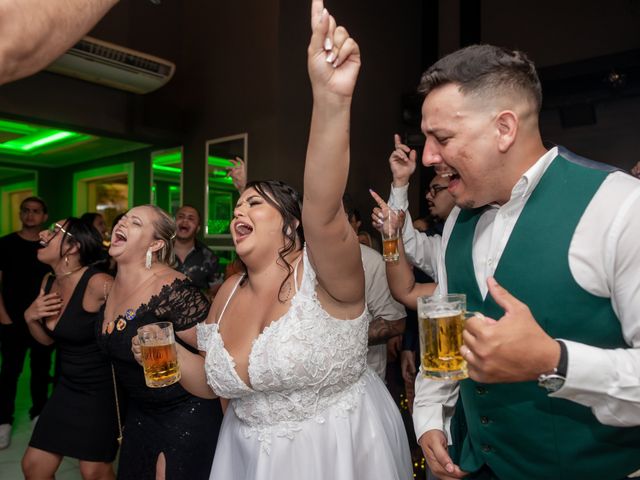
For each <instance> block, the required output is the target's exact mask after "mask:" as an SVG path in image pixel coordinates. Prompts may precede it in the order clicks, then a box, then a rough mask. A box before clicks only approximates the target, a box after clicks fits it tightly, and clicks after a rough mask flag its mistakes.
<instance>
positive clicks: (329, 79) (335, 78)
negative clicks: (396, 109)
mask: <svg viewBox="0 0 640 480" xmlns="http://www.w3.org/2000/svg"><path fill="white" fill-rule="evenodd" d="M311 32H312V33H311V41H310V42H309V49H308V52H307V53H308V68H309V79H310V80H311V87H312V89H313V95H314V100H315V101H316V102H317V101H318V100H321V99H324V100H327V101H338V102H340V101H345V100H346V101H350V100H351V97H352V95H353V89H354V87H355V84H356V80H357V78H358V72H359V70H360V48H359V47H358V44H357V43H356V42H355V41H354V40H353V38H351V37H350V36H349V32H347V30H346V29H345V28H344V27H342V26H336V21H335V19H334V18H333V17H332V16H331V15H330V14H329V12H328V11H327V9H326V8H324V4H323V1H322V0H312V2H311Z"/></svg>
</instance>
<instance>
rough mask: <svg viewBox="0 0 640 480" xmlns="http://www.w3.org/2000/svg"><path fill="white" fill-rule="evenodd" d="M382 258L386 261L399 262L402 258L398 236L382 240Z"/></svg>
mask: <svg viewBox="0 0 640 480" xmlns="http://www.w3.org/2000/svg"><path fill="white" fill-rule="evenodd" d="M382 258H383V259H384V261H385V262H397V261H398V259H399V258H400V253H399V252H398V237H396V238H389V239H383V240H382Z"/></svg>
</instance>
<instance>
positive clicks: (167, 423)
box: [97, 279, 222, 480]
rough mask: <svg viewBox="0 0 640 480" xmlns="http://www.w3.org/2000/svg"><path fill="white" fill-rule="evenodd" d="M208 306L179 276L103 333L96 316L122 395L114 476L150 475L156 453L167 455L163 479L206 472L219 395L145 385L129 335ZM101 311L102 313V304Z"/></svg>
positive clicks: (191, 318)
mask: <svg viewBox="0 0 640 480" xmlns="http://www.w3.org/2000/svg"><path fill="white" fill-rule="evenodd" d="M208 312H209V302H208V301H207V299H206V297H205V296H204V295H203V294H202V293H201V292H200V290H198V289H197V288H196V287H194V286H193V285H192V284H191V283H190V281H189V280H188V279H184V280H175V281H174V282H173V283H171V284H170V285H165V286H164V287H163V288H162V290H161V291H160V293H158V294H157V295H154V296H153V297H151V299H150V300H149V303H147V304H143V305H141V306H140V307H138V309H137V310H136V311H135V312H128V314H127V317H129V318H128V319H127V318H125V317H122V316H120V317H118V318H116V319H114V324H113V325H115V328H107V331H110V330H111V333H102V329H101V327H102V322H97V325H98V331H97V334H98V343H99V344H100V345H101V346H102V347H103V348H104V349H105V350H106V352H107V353H108V354H109V356H110V357H111V359H112V361H113V365H114V367H115V371H116V377H117V378H118V382H119V383H118V384H119V386H121V388H122V390H123V393H124V395H125V396H126V398H127V413H126V416H125V421H124V440H123V443H122V448H121V451H120V460H119V464H118V479H122V480H129V479H131V480H146V479H155V470H156V462H157V459H158V455H159V454H160V453H164V456H165V459H166V470H165V472H166V478H167V480H174V479H175V480H180V479H185V480H186V479H189V480H198V479H208V478H209V473H210V470H211V463H212V461H213V456H214V453H215V449H216V443H217V441H218V432H219V430H220V424H221V422H222V410H221V408H220V402H219V400H217V399H215V400H205V399H201V398H198V397H195V396H193V395H191V394H190V393H189V392H187V391H186V390H185V389H184V388H182V386H181V385H180V384H179V383H175V384H173V385H170V386H168V387H164V388H149V387H147V386H146V385H145V382H144V373H143V370H142V367H141V366H140V365H138V363H137V362H136V361H135V359H134V358H133V354H132V353H131V339H132V337H133V336H134V335H136V334H137V332H136V330H137V329H138V327H140V326H142V325H146V324H149V323H154V322H158V321H170V322H172V323H173V327H174V330H175V331H176V332H180V331H183V330H187V329H189V328H191V327H194V326H195V325H196V324H197V323H198V322H202V321H204V319H205V318H206V317H207V314H208ZM102 313H103V315H102V316H104V310H103V311H102ZM176 339H177V336H176ZM177 340H178V339H177ZM178 341H179V340H178ZM183 345H184V344H183ZM184 346H186V345H184ZM188 348H190V347H188ZM190 350H192V351H194V350H193V349H192V348H190Z"/></svg>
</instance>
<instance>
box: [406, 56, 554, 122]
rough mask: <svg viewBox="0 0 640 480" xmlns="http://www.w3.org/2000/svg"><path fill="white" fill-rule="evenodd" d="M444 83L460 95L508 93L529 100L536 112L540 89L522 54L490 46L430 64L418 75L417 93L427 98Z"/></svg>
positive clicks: (533, 72) (529, 64) (533, 69)
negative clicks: (523, 95) (455, 86)
mask: <svg viewBox="0 0 640 480" xmlns="http://www.w3.org/2000/svg"><path fill="white" fill-rule="evenodd" d="M448 83H455V84H458V85H460V92H461V93H463V94H465V95H466V94H479V95H482V94H483V93H490V94H493V93H498V92H503V91H511V92H515V93H518V94H525V95H527V96H528V97H530V99H531V101H532V102H533V104H534V105H535V108H536V111H537V112H539V111H540V108H541V106H542V87H541V86H540V79H539V78H538V74H537V73H536V67H535V65H534V64H533V62H532V61H531V60H529V58H528V57H527V55H526V54H525V53H524V52H521V51H518V50H509V49H506V48H502V47H496V46H493V45H471V46H468V47H465V48H462V49H460V50H457V51H455V52H453V53H451V54H449V55H447V56H446V57H444V58H441V59H440V60H438V61H437V62H436V63H434V64H433V65H432V66H431V67H429V69H428V70H427V71H426V72H424V73H423V74H422V78H421V79H420V85H419V86H418V92H419V93H421V94H423V95H424V96H427V95H428V94H429V93H430V92H431V91H432V90H434V89H435V88H437V87H440V86H442V85H446V84H448Z"/></svg>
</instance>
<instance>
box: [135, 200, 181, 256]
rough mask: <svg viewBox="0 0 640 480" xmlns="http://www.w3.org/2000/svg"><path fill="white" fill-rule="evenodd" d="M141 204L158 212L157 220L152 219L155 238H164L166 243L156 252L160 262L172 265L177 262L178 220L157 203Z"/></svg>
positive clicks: (163, 240)
mask: <svg viewBox="0 0 640 480" xmlns="http://www.w3.org/2000/svg"><path fill="white" fill-rule="evenodd" d="M141 206H142V207H148V208H150V209H151V210H153V211H154V212H155V214H156V218H155V220H153V221H152V225H153V238H155V239H156V240H162V242H163V243H164V245H163V246H162V248H161V249H160V250H158V251H157V252H156V257H157V259H158V262H160V263H164V264H165V265H169V266H172V265H173V264H174V263H175V252H174V249H173V245H174V243H175V238H176V222H175V221H174V219H173V218H172V217H171V216H170V215H169V214H168V213H167V212H165V211H164V210H163V209H162V208H160V207H158V206H156V205H151V204H147V205H141Z"/></svg>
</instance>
